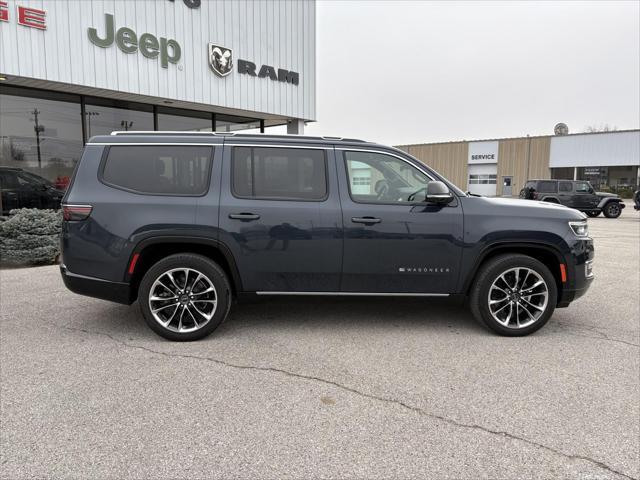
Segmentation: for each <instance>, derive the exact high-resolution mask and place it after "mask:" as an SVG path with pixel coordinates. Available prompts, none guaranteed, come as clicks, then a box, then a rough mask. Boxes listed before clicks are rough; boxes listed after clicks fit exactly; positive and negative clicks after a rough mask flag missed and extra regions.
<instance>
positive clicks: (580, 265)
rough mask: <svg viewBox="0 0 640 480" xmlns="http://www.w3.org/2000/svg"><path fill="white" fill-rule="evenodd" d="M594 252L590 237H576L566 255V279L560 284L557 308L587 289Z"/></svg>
mask: <svg viewBox="0 0 640 480" xmlns="http://www.w3.org/2000/svg"><path fill="white" fill-rule="evenodd" d="M594 258H595V252H594V249H593V240H592V239H591V238H585V239H576V240H575V242H574V243H573V245H571V252H570V253H569V254H568V255H567V258H566V266H567V281H566V282H565V283H564V284H563V285H562V289H561V291H560V295H559V297H558V305H557V306H558V308H562V307H567V306H569V304H570V303H571V302H573V301H574V300H577V299H578V298H580V297H581V296H583V295H584V294H585V293H587V290H589V287H590V286H591V283H593V279H594V274H593V265H594V262H593V261H594Z"/></svg>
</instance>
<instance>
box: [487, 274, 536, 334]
mask: <svg viewBox="0 0 640 480" xmlns="http://www.w3.org/2000/svg"><path fill="white" fill-rule="evenodd" d="M548 301H549V288H548V287H547V283H546V282H545V281H544V279H543V278H542V277H541V276H540V274H538V272H536V271H535V270H532V269H530V268H526V267H516V268H510V269H509V270H506V271H505V272H503V273H502V274H501V275H500V276H499V277H498V278H497V279H496V280H495V281H494V282H493V283H492V284H491V288H489V297H488V302H489V312H491V315H492V316H493V318H494V319H495V320H496V321H497V322H498V323H500V324H501V325H504V326H505V327H507V328H516V329H517V328H525V327H528V326H529V325H531V324H533V323H535V322H537V321H538V319H539V318H540V317H541V316H542V314H543V313H544V312H545V310H546V309H547V302H548Z"/></svg>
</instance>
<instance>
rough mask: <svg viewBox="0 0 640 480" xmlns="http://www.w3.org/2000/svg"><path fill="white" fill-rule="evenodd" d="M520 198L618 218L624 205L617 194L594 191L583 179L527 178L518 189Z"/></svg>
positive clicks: (589, 214) (591, 215)
mask: <svg viewBox="0 0 640 480" xmlns="http://www.w3.org/2000/svg"><path fill="white" fill-rule="evenodd" d="M520 198H526V199H528V200H540V201H542V202H549V203H559V204H561V205H565V206H567V207H571V208H575V209H576V210H580V211H581V212H584V213H586V214H587V215H588V216H590V217H597V216H598V215H600V213H603V214H604V216H605V217H607V218H618V217H619V216H620V214H621V213H622V209H623V208H624V207H625V205H624V202H623V201H622V198H620V196H619V195H616V194H615V193H607V192H596V191H595V190H594V188H593V187H592V186H591V184H590V183H589V182H587V181H585V180H529V181H527V183H526V185H525V186H524V188H523V189H522V190H520Z"/></svg>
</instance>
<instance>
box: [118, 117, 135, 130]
mask: <svg viewBox="0 0 640 480" xmlns="http://www.w3.org/2000/svg"><path fill="white" fill-rule="evenodd" d="M120 126H121V127H123V128H124V131H125V132H128V131H129V129H130V128H131V127H132V126H133V122H127V121H126V120H122V121H121V122H120Z"/></svg>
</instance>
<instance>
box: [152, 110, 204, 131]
mask: <svg viewBox="0 0 640 480" xmlns="http://www.w3.org/2000/svg"><path fill="white" fill-rule="evenodd" d="M212 128H213V118H212V114H211V113H209V112H194V111H189V110H178V109H176V108H162V107H158V130H167V131H170V132H210V131H211V130H212Z"/></svg>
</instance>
